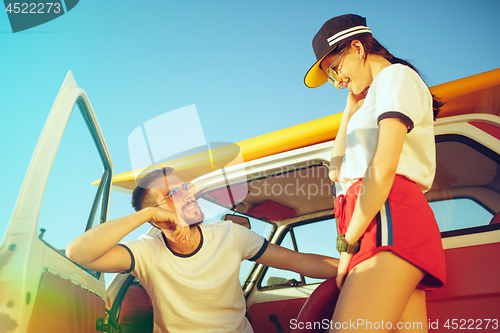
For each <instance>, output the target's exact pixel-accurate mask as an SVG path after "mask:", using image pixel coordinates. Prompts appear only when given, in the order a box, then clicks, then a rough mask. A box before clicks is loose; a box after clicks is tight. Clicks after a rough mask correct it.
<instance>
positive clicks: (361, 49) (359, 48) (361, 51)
mask: <svg viewBox="0 0 500 333" xmlns="http://www.w3.org/2000/svg"><path fill="white" fill-rule="evenodd" d="M351 47H352V48H353V49H354V50H355V52H356V53H357V55H358V56H359V57H360V58H361V59H363V60H364V59H365V58H366V52H365V46H364V45H363V43H361V42H360V41H359V40H357V39H354V40H353V41H351Z"/></svg>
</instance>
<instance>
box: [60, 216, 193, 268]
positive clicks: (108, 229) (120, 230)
mask: <svg viewBox="0 0 500 333" xmlns="http://www.w3.org/2000/svg"><path fill="white" fill-rule="evenodd" d="M148 221H154V222H155V223H156V224H157V225H158V226H159V227H165V228H166V229H167V228H169V227H170V226H171V225H172V224H175V225H176V227H177V226H178V225H179V220H178V218H177V214H175V213H172V212H169V211H166V210H164V209H161V208H151V207H149V208H145V209H143V210H140V211H138V212H136V213H134V214H131V215H128V216H125V217H122V218H119V219H116V220H111V221H107V222H105V223H102V224H100V225H98V226H96V227H94V228H92V229H90V230H88V231H87V232H85V233H84V234H83V235H81V236H80V237H78V238H77V239H75V240H74V241H72V242H71V243H70V244H69V245H68V246H67V248H66V256H67V257H68V258H70V259H71V260H73V261H74V262H76V263H77V264H79V265H80V266H83V267H85V268H89V269H92V270H96V271H100V272H108V273H116V272H124V271H126V270H128V269H129V268H130V264H131V258H130V254H129V253H128V251H127V249H125V248H124V247H123V246H120V245H117V244H118V242H119V241H120V240H121V239H122V238H123V237H125V236H126V235H127V234H129V233H130V232H132V231H133V230H135V229H137V228H138V227H139V226H141V225H142V224H144V223H146V222H148ZM185 229H186V228H180V227H177V229H176V231H175V233H174V236H178V238H181V237H184V236H185V233H186V230H185ZM187 229H188V230H187V231H189V228H187Z"/></svg>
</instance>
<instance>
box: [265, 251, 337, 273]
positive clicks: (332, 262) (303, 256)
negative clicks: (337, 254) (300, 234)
mask: <svg viewBox="0 0 500 333" xmlns="http://www.w3.org/2000/svg"><path fill="white" fill-rule="evenodd" d="M256 261H257V262H258V263H259V264H263V265H266V266H270V267H275V268H279V269H286V270H289V271H294V272H297V273H299V274H301V275H305V276H308V277H311V278H317V279H328V278H329V277H332V276H334V275H335V274H337V267H338V265H339V260H338V259H335V258H331V257H327V256H322V255H318V254H308V253H300V252H296V251H292V250H289V249H287V248H284V247H281V246H278V245H275V244H269V245H268V247H267V249H266V251H265V252H264V253H263V254H262V256H261V257H260V258H259V259H257V260H256Z"/></svg>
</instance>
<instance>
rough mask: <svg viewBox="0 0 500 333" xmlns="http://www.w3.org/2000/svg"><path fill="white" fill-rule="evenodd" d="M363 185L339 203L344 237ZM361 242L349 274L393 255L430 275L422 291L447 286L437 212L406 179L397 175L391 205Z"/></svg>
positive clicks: (351, 189) (337, 211)
mask: <svg viewBox="0 0 500 333" xmlns="http://www.w3.org/2000/svg"><path fill="white" fill-rule="evenodd" d="M361 181H362V180H359V181H357V182H356V183H354V184H352V185H351V186H350V187H349V188H348V189H347V192H346V194H345V195H339V196H338V197H337V199H336V200H335V218H336V220H337V226H338V232H339V233H341V234H343V235H345V233H346V231H347V227H348V226H349V223H350V222H351V217H352V213H353V211H354V206H355V205H356V200H357V197H358V194H359V191H360V189H361V187H362V186H361ZM360 241H361V243H360V249H359V252H358V253H356V254H355V255H354V256H353V257H352V260H351V263H350V264H349V268H348V271H349V272H350V271H351V269H352V268H353V267H354V266H356V265H357V264H359V263H360V262H362V261H364V260H366V259H368V258H370V257H372V256H373V255H375V254H377V253H378V252H380V251H391V252H393V253H394V254H396V255H398V256H399V257H401V258H403V259H404V260H406V261H408V262H409V263H411V264H413V265H414V266H416V267H418V268H420V269H421V270H423V271H425V272H426V273H427V274H426V275H425V276H424V278H423V279H422V281H420V284H419V285H418V288H419V289H424V290H428V289H434V288H439V287H442V286H444V283H445V281H446V264H445V258H444V251H443V245H442V242H441V234H440V232H439V228H438V225H437V222H436V219H435V217H434V212H433V211H432V209H431V208H430V206H429V204H428V203H427V200H426V199H425V196H424V194H423V193H422V191H421V190H420V188H419V187H418V186H417V184H415V182H413V181H411V180H409V179H408V178H406V177H405V176H401V175H396V178H395V179H394V184H393V186H392V188H391V191H390V192H389V197H388V198H387V201H386V202H385V204H384V205H383V206H382V209H381V210H380V211H379V212H378V214H377V215H376V216H375V218H374V219H373V220H372V221H371V222H370V225H369V226H368V228H367V229H366V231H365V233H364V234H363V236H362V237H361V239H360Z"/></svg>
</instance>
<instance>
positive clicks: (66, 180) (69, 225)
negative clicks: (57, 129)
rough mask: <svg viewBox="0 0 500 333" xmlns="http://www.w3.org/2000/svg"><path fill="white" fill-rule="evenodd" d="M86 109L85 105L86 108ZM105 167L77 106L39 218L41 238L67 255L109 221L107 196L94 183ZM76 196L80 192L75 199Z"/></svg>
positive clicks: (51, 172) (64, 138)
mask: <svg viewBox="0 0 500 333" xmlns="http://www.w3.org/2000/svg"><path fill="white" fill-rule="evenodd" d="M83 107H85V106H83ZM104 170H105V168H104V166H103V162H102V159H101V156H100V154H99V150H98V148H97V147H96V144H95V143H94V140H93V138H92V136H91V134H90V132H89V128H88V127H87V123H86V122H85V119H84V118H83V117H82V113H81V112H80V109H79V106H78V105H77V104H75V106H74V107H73V111H72V113H71V116H70V118H69V121H68V124H67V126H66V129H65V131H64V135H63V137H62V140H61V143H60V145H59V148H58V150H57V155H56V157H55V160H54V163H53V165H52V169H51V171H50V176H49V179H48V181H47V186H46V188H45V193H44V197H43V202H42V207H41V209H40V215H39V219H38V228H39V231H40V235H39V237H40V238H41V239H42V240H43V241H44V242H45V243H47V244H48V245H50V246H51V247H53V248H55V249H57V250H58V251H60V252H61V253H63V254H64V252H65V249H66V246H67V245H68V244H69V243H70V242H71V241H72V240H74V239H75V238H77V237H78V236H80V235H81V234H82V233H84V232H85V230H86V228H87V225H89V227H93V226H96V225H98V224H99V223H100V222H101V219H103V218H105V214H106V209H107V203H105V204H104V209H103V202H102V201H103V198H104V197H106V196H105V195H103V194H102V191H100V192H99V188H98V187H96V186H92V182H93V181H94V180H96V179H100V178H101V177H102V175H103V172H104ZM74 193H78V198H79V199H78V200H75V196H74V195H73V194H74Z"/></svg>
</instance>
